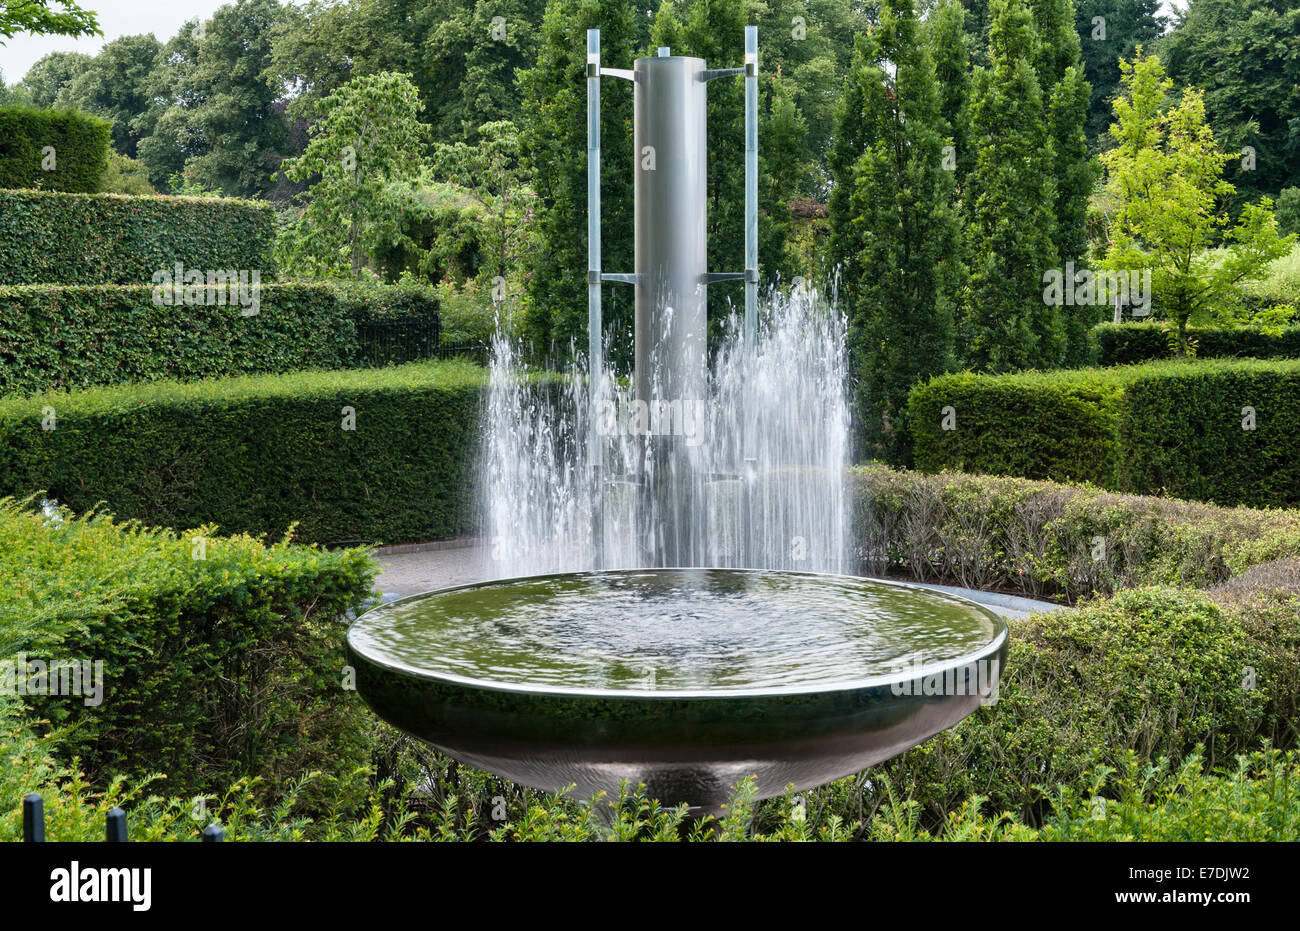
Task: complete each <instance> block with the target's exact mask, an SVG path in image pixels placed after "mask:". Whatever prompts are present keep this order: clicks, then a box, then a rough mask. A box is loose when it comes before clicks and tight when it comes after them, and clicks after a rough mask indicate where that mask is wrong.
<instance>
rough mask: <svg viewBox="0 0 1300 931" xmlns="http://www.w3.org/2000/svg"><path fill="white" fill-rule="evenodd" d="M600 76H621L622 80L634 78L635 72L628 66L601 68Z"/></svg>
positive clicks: (632, 79) (633, 79)
mask: <svg viewBox="0 0 1300 931" xmlns="http://www.w3.org/2000/svg"><path fill="white" fill-rule="evenodd" d="M600 76H601V77H604V78H622V79H623V80H624V81H635V80H636V72H634V71H632V70H631V69H629V68H601V69H600Z"/></svg>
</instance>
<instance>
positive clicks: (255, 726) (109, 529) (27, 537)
mask: <svg viewBox="0 0 1300 931" xmlns="http://www.w3.org/2000/svg"><path fill="white" fill-rule="evenodd" d="M0 527H2V528H3V536H4V539H5V541H6V545H5V547H4V549H3V551H0V580H3V582H2V584H0V644H2V645H3V650H0V653H3V655H4V656H5V657H6V658H13V657H14V656H15V654H17V655H18V656H19V657H20V661H25V660H26V658H42V659H45V660H47V661H55V660H78V661H82V660H91V661H102V662H103V667H102V676H103V678H102V693H100V694H98V695H87V694H86V693H87V692H89V691H90V690H89V689H87V688H85V687H84V684H83V688H82V689H81V690H80V691H81V692H82V694H76V695H67V694H64V695H41V694H28V695H26V696H24V698H23V705H24V708H23V711H24V714H25V716H26V717H27V718H28V720H30V721H37V720H45V721H49V722H51V723H52V725H53V726H54V727H56V728H58V729H59V730H60V731H61V733H62V739H61V740H60V742H59V743H60V752H61V754H63V755H64V759H65V760H66V759H68V758H70V757H72V756H76V757H79V758H80V760H81V761H82V763H83V764H85V765H86V766H87V767H88V768H90V769H91V770H92V771H94V772H96V773H99V774H101V775H102V774H105V773H113V774H118V775H125V774H134V775H140V774H145V773H152V772H165V773H166V774H167V784H168V786H169V787H170V788H171V789H172V790H173V791H186V790H193V789H204V788H211V787H214V786H220V785H223V784H225V783H228V782H229V781H232V780H234V779H237V778H239V777H241V776H264V777H266V778H267V779H268V780H269V781H270V782H272V783H275V782H277V781H278V780H279V779H281V778H288V777H291V776H293V775H295V774H296V773H298V772H301V771H302V770H304V769H309V768H318V767H321V768H323V767H324V766H326V765H331V766H332V767H337V766H338V763H337V762H334V763H331V758H335V757H337V758H340V759H342V758H346V757H348V756H349V755H355V754H356V753H358V752H359V751H360V752H364V749H363V744H364V741H362V740H360V739H359V738H358V737H357V736H355V735H350V734H349V731H350V730H352V729H354V728H357V727H358V726H359V724H360V722H359V720H358V715H357V712H358V711H359V708H358V705H359V703H358V702H357V701H356V699H355V696H353V697H352V700H351V701H346V700H345V701H340V700H339V698H338V697H337V696H338V693H339V692H340V690H341V675H342V674H341V672H340V670H341V668H342V666H343V663H344V658H343V652H342V639H341V635H342V631H343V627H342V626H341V625H340V624H339V623H338V621H339V619H340V618H341V617H342V616H343V615H344V614H345V613H346V612H349V611H355V610H356V609H358V608H359V607H360V606H361V605H362V604H363V603H364V602H365V601H366V600H367V599H368V598H369V596H370V590H371V584H372V580H373V576H374V572H375V565H374V563H373V561H372V560H371V558H370V556H369V554H367V553H365V552H363V551H359V550H349V551H342V552H336V553H329V552H324V551H322V550H318V549H314V548H307V547H302V546H296V545H292V544H289V543H287V542H281V543H277V544H274V545H271V546H267V545H265V544H263V543H261V542H259V541H257V540H253V539H251V538H248V537H230V538H220V537H216V536H215V535H214V532H213V528H211V527H200V528H196V533H195V534H192V535H190V536H188V537H180V536H177V535H175V534H172V533H168V532H165V531H158V530H148V529H143V528H140V527H138V526H134V525H131V524H120V523H117V522H114V521H112V520H111V519H109V518H107V517H105V516H102V515H98V514H96V515H84V516H81V517H76V518H74V517H73V516H72V515H71V514H68V513H66V512H61V513H59V515H58V517H57V519H56V520H51V519H50V518H47V517H44V516H43V515H42V514H41V513H39V512H33V511H31V510H28V509H26V508H23V507H21V506H18V505H15V503H14V502H12V501H0ZM83 683H84V680H83ZM87 698H90V701H87ZM6 723H7V722H6ZM362 759H364V757H362Z"/></svg>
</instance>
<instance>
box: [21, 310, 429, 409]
mask: <svg viewBox="0 0 1300 931" xmlns="http://www.w3.org/2000/svg"><path fill="white" fill-rule="evenodd" d="M202 293H203V297H204V300H205V302H204V303H196V304H179V305H177V306H171V305H168V304H161V305H160V304H157V303H155V302H154V296H155V294H154V288H153V287H152V286H148V285H99V286H82V285H17V286H12V287H0V394H5V393H30V392H35V391H48V390H51V389H55V388H82V387H90V386H96V385H104V386H106V385H117V384H124V383H127V382H135V381H153V380H157V379H162V378H178V379H194V378H211V377H216V376H222V375H235V374H248V375H257V374H272V373H277V372H290V371H297V370H300V369H312V368H356V367H363V366H367V365H374V364H381V363H385V362H389V361H406V360H407V359H409V358H410V357H411V356H412V355H414V354H418V355H421V356H427V355H429V354H431V350H432V348H433V346H430V345H424V343H428V342H432V344H433V345H434V346H436V343H437V319H438V317H437V304H436V303H435V302H434V300H433V298H432V292H431V289H420V288H409V287H391V286H382V285H368V286H366V287H365V288H358V287H352V288H347V287H344V288H340V287H337V286H335V285H331V284H267V285H262V286H261V287H260V289H259V290H258V295H257V297H258V306H257V307H256V310H257V313H256V315H249V316H245V312H246V311H248V310H252V309H253V308H251V307H250V308H243V307H241V306H239V305H238V304H230V303H225V304H218V303H215V299H216V298H217V297H218V295H220V296H221V297H223V298H227V297H228V295H229V289H226V293H225V294H222V293H221V291H220V290H218V289H207V288H205V289H204V291H203V292H202ZM209 298H211V299H213V302H212V303H207V302H206V301H207V300H208V299H209ZM405 317H421V318H424V319H427V320H428V321H430V327H429V328H428V329H430V330H431V332H432V338H431V340H430V339H425V340H423V341H421V340H418V339H409V338H405V337H403V338H399V339H395V340H391V341H389V340H376V339H375V333H376V332H378V333H380V334H381V335H382V334H383V331H384V327H383V323H384V322H385V321H390V322H394V321H399V320H400V319H401V318H405Z"/></svg>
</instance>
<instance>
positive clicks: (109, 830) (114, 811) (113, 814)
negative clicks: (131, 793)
mask: <svg viewBox="0 0 1300 931" xmlns="http://www.w3.org/2000/svg"><path fill="white" fill-rule="evenodd" d="M104 840H106V841H108V842H109V843H110V844H125V843H126V812H124V811H123V810H122V809H120V808H118V807H116V806H114V807H113V808H110V809H109V810H108V816H107V817H106V818H105V819H104Z"/></svg>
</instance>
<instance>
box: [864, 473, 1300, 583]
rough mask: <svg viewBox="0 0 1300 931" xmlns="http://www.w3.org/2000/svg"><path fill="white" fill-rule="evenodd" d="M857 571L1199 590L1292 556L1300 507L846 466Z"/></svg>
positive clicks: (1299, 544)
mask: <svg viewBox="0 0 1300 931" xmlns="http://www.w3.org/2000/svg"><path fill="white" fill-rule="evenodd" d="M851 479H852V493H851V494H852V501H853V508H854V512H853V527H854V533H855V535H856V538H857V543H858V547H859V557H860V562H859V569H860V570H861V571H863V572H866V573H868V574H871V575H904V576H910V577H911V578H914V579H916V580H918V581H922V582H925V581H934V582H946V583H949V584H953V585H962V586H967V587H973V588H986V589H1000V590H1003V591H1012V592H1017V593H1020V594H1024V595H1028V596H1031V597H1034V598H1045V597H1053V598H1059V599H1062V600H1065V601H1074V600H1075V599H1078V598H1080V597H1084V596H1088V595H1092V594H1095V593H1107V592H1113V591H1115V590H1117V589H1120V588H1125V587H1133V586H1137V585H1152V584H1161V585H1191V586H1198V587H1206V586H1211V585H1217V584H1220V583H1224V582H1226V581H1227V580H1230V579H1233V578H1234V577H1245V576H1243V575H1242V574H1243V573H1246V575H1247V576H1248V575H1249V572H1250V571H1251V570H1252V568H1253V567H1256V566H1261V565H1265V564H1269V563H1270V562H1271V561H1274V560H1278V559H1281V558H1285V557H1297V556H1300V511H1287V510H1253V509H1250V508H1221V507H1215V506H1213V505H1208V504H1200V503H1197V502H1192V501H1178V500H1173V499H1168V498H1157V497H1142V496H1138V495H1124V494H1116V493H1114V492H1108V491H1103V490H1102V489H1100V488H1096V487H1092V486H1079V485H1062V484H1057V483H1054V482H1044V481H1030V480H1026V479H1019V478H1005V477H998V476H990V475H961V474H953V473H943V474H939V475H925V474H923V473H919V472H895V471H891V470H888V469H883V468H877V467H869V468H858V469H854V470H853V472H852V474H851Z"/></svg>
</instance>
